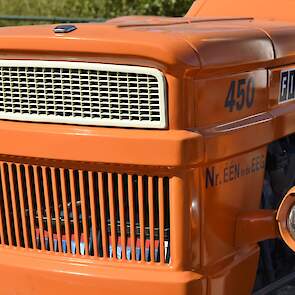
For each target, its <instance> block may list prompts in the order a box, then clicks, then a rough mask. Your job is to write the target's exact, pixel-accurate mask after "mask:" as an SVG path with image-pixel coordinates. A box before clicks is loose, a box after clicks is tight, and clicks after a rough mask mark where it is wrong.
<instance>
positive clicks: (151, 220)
mask: <svg viewBox="0 0 295 295" xmlns="http://www.w3.org/2000/svg"><path fill="white" fill-rule="evenodd" d="M148 197H149V227H150V253H151V254H150V256H151V261H153V262H154V261H155V222H154V186H153V177H151V176H150V177H149V178H148Z"/></svg>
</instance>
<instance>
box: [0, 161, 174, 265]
mask: <svg viewBox="0 0 295 295" xmlns="http://www.w3.org/2000/svg"><path fill="white" fill-rule="evenodd" d="M0 173H1V185H0V238H1V244H4V245H9V246H14V247H23V248H31V249H35V250H43V251H50V252H56V253H61V254H71V255H74V256H93V257H99V258H106V259H116V260H126V261H139V262H154V263H165V264H168V263H170V262H171V254H170V196H169V195H170V193H169V178H168V177H158V176H140V175H131V174H119V173H108V172H92V171H83V170H72V169H64V168H54V167H47V166H35V165H28V164H21V163H10V162H0Z"/></svg>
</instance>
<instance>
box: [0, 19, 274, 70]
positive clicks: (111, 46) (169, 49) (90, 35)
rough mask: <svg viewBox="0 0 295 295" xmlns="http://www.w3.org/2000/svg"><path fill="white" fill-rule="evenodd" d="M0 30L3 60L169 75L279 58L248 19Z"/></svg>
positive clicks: (265, 36) (139, 21)
mask: <svg viewBox="0 0 295 295" xmlns="http://www.w3.org/2000/svg"><path fill="white" fill-rule="evenodd" d="M76 26H77V30H75V31H73V32H71V33H65V34H56V33H54V28H55V25H41V26H27V27H25V26H24V27H6V28H1V29H0V58H2V59H15V58H20V59H29V58H31V56H32V55H33V57H34V59H43V60H44V59H48V60H52V59H53V60H56V59H58V60H75V61H77V60H83V61H87V60H88V59H89V60H96V59H97V60H99V61H100V62H101V61H103V62H111V63H124V64H125V63H128V64H137V65H151V64H152V66H153V67H158V68H161V67H163V68H164V70H166V71H170V72H179V71H181V72H183V71H185V70H187V69H188V68H193V69H203V70H206V69H215V68H220V67H223V68H224V67H226V68H227V67H234V66H241V65H252V66H253V65H254V64H255V66H257V65H259V64H263V63H266V62H269V61H272V60H273V59H274V58H275V51H274V48H273V43H272V40H271V39H270V37H269V36H268V34H267V33H266V32H265V31H264V30H263V29H261V28H260V27H259V26H258V25H257V24H256V22H255V21H254V20H253V19H251V18H250V19H249V18H229V19H227V18H211V19H204V18H189V17H185V18H164V17H124V18H118V19H114V20H111V21H108V22H106V23H102V24H76Z"/></svg>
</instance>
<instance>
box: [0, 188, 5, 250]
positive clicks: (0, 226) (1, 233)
mask: <svg viewBox="0 0 295 295" xmlns="http://www.w3.org/2000/svg"><path fill="white" fill-rule="evenodd" d="M1 192H2V194H3V188H2V190H1ZM2 213H3V211H2V200H1V206H0V238H1V241H0V242H1V244H2V245H5V236H4V227H3V221H4V220H3V214H2Z"/></svg>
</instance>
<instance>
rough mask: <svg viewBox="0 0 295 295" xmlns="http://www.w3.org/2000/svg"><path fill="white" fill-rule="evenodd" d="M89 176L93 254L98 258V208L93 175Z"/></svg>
mask: <svg viewBox="0 0 295 295" xmlns="http://www.w3.org/2000/svg"><path fill="white" fill-rule="evenodd" d="M88 176H89V197H90V211H91V226H92V239H93V252H94V256H96V257H97V256H98V248H97V225H96V206H95V194H94V183H93V173H92V172H88Z"/></svg>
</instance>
